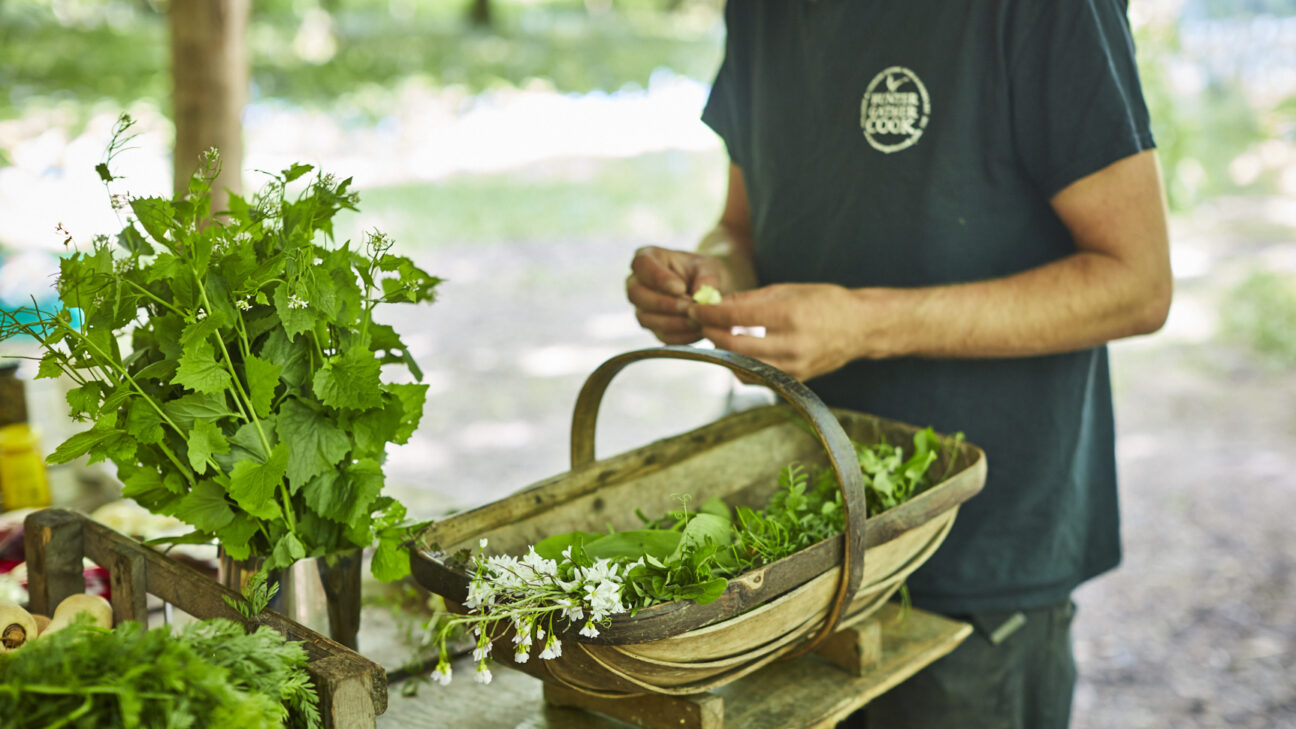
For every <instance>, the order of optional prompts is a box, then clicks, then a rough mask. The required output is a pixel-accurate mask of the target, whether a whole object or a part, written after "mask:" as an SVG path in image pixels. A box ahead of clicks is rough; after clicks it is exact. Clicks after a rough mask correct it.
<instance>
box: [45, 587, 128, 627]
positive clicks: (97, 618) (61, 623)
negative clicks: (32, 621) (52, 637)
mask: <svg viewBox="0 0 1296 729" xmlns="http://www.w3.org/2000/svg"><path fill="white" fill-rule="evenodd" d="M81 613H85V614H87V615H89V616H90V618H91V624H92V625H95V626H98V627H100V628H111V627H112V619H113V616H112V605H111V604H109V602H108V601H107V600H105V599H103V598H102V597H99V596H98V595H88V594H85V593H80V594H76V595H68V596H67V597H66V598H64V599H63V602H60V603H59V605H58V607H56V608H54V616H53V617H52V618H51V619H50V623H49V625H48V626H46V627H45V630H44V631H42V633H41V634H42V635H44V634H48V633H53V632H55V631H57V630H62V629H63V628H66V627H67V626H69V625H71V624H72V621H73V620H74V619H75V618H76V616H77V615H80V614H81Z"/></svg>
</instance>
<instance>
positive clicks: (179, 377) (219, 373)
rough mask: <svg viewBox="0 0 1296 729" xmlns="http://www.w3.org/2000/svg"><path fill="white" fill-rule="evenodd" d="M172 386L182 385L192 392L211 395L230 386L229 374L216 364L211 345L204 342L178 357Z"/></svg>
mask: <svg viewBox="0 0 1296 729" xmlns="http://www.w3.org/2000/svg"><path fill="white" fill-rule="evenodd" d="M171 384H173V385H183V386H185V387H187V388H189V389H190V390H193V391H194V392H200V393H206V394H213V393H218V392H223V391H224V390H226V389H228V388H229V386H230V374H229V372H226V371H225V369H224V368H223V367H221V366H220V365H219V364H218V363H217V362H216V355H215V351H214V349H213V347H212V343H211V342H209V341H206V340H203V341H201V342H198V343H197V344H195V345H193V346H191V347H189V348H188V349H186V350H185V352H184V354H183V355H181V356H180V365H179V367H177V368H176V374H175V377H173V378H172V379H171Z"/></svg>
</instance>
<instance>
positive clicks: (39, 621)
mask: <svg viewBox="0 0 1296 729" xmlns="http://www.w3.org/2000/svg"><path fill="white" fill-rule="evenodd" d="M32 620H35V621H36V632H37V633H44V632H45V629H46V628H48V627H49V624H50V619H49V618H47V617H45V616H44V615H41V614H40V613H32Z"/></svg>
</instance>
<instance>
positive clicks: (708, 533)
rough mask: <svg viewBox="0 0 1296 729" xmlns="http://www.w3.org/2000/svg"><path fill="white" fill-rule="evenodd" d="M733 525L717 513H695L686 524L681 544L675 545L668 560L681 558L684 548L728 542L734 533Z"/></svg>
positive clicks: (720, 544) (681, 536)
mask: <svg viewBox="0 0 1296 729" xmlns="http://www.w3.org/2000/svg"><path fill="white" fill-rule="evenodd" d="M731 527H732V525H731V524H730V522H729V520H728V519H725V518H723V517H719V516H716V515H715V514H694V515H693V516H692V517H691V518H690V519H689V520H688V524H685V525H684V532H683V534H681V535H680V541H679V545H678V546H676V547H675V551H674V552H673V553H671V555H670V559H669V560H668V561H675V560H677V559H679V558H680V557H681V556H682V555H683V553H684V550H686V549H689V548H698V547H703V546H706V545H708V544H713V545H716V546H723V545H726V544H728V543H729V540H730V538H731V536H732V533H733V532H732V528H731Z"/></svg>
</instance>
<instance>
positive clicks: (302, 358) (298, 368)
mask: <svg viewBox="0 0 1296 729" xmlns="http://www.w3.org/2000/svg"><path fill="white" fill-rule="evenodd" d="M261 356H262V357H263V358H265V359H266V361H268V362H271V363H273V364H275V365H278V366H279V368H280V371H279V377H280V378H281V379H282V380H283V381H284V382H286V383H288V384H289V385H291V386H293V387H302V386H304V385H306V384H307V383H308V382H309V378H310V361H311V353H310V347H309V345H307V343H306V340H305V339H299V340H297V341H295V342H294V341H291V340H289V339H288V335H287V334H285V333H284V331H283V329H275V330H274V331H272V332H270V335H269V336H267V337H266V341H265V344H264V345H263V346H262V347H261Z"/></svg>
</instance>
